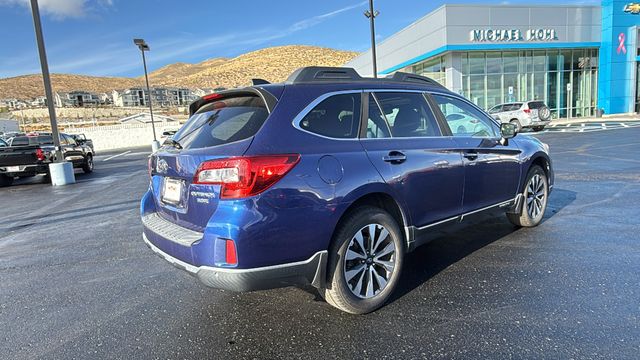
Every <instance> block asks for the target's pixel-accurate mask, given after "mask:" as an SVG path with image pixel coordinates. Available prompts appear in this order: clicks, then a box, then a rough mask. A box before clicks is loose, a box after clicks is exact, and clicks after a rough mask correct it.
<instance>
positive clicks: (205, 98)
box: [202, 93, 222, 101]
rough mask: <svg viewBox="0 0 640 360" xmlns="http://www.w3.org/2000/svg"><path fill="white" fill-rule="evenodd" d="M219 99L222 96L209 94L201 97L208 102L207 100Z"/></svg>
mask: <svg viewBox="0 0 640 360" xmlns="http://www.w3.org/2000/svg"><path fill="white" fill-rule="evenodd" d="M221 97H222V95H220V94H216V93H213V94H209V95H205V96H203V97H202V99H203V100H207V101H209V100H215V99H219V98H221Z"/></svg>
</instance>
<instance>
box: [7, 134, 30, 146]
mask: <svg viewBox="0 0 640 360" xmlns="http://www.w3.org/2000/svg"><path fill="white" fill-rule="evenodd" d="M25 145H29V138H28V137H26V136H16V137H14V138H13V139H11V146H25Z"/></svg>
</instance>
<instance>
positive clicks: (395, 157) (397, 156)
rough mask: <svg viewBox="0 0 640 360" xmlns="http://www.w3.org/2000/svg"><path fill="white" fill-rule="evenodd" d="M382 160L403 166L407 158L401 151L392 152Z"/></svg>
mask: <svg viewBox="0 0 640 360" xmlns="http://www.w3.org/2000/svg"><path fill="white" fill-rule="evenodd" d="M382 160H384V161H386V162H388V163H392V164H401V163H403V162H405V161H406V160H407V156H406V155H405V154H403V153H402V152H400V151H391V152H389V154H388V155H386V156H383V157H382Z"/></svg>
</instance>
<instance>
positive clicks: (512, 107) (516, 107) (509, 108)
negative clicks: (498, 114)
mask: <svg viewBox="0 0 640 360" xmlns="http://www.w3.org/2000/svg"><path fill="white" fill-rule="evenodd" d="M521 107H522V103H514V104H509V106H505V107H504V111H518V110H520V108H521Z"/></svg>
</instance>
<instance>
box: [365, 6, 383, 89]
mask: <svg viewBox="0 0 640 360" xmlns="http://www.w3.org/2000/svg"><path fill="white" fill-rule="evenodd" d="M378 15H380V12H379V11H378V10H374V9H373V0H369V10H367V11H365V12H364V16H366V17H367V18H368V19H369V27H370V29H371V58H372V64H373V77H374V78H377V77H378V64H377V63H376V24H375V19H376V17H377V16H378Z"/></svg>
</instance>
